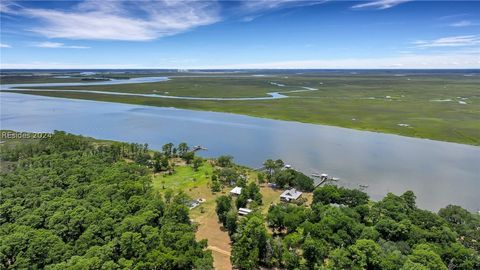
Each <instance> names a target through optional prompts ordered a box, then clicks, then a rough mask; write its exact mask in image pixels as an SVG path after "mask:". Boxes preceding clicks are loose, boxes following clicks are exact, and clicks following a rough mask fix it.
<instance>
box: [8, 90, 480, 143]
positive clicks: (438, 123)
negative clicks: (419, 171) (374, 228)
mask: <svg viewBox="0 0 480 270" xmlns="http://www.w3.org/2000/svg"><path fill="white" fill-rule="evenodd" d="M324 92H325V91H323V90H320V91H311V92H302V93H291V94H286V95H289V98H283V99H276V100H245V101H241V100H237V101H232V100H194V99H193V100H188V99H175V98H156V97H146V96H128V95H118V94H116V95H111V94H101V93H88V92H83V93H80V92H60V91H58V92H53V91H43V92H42V91H38V90H36V91H27V90H22V91H15V93H25V94H33V95H41V96H49V97H61V98H72V99H85V100H95V101H106V102H115V103H125V104H137V105H148V106H156V107H175V108H182V109H191V110H202V111H215V112H227V113H235V114H242V115H248V116H255V117H262V118H269V119H277V120H286V121H295V122H301V123H312V124H321V125H329V126H338V127H344V128H351V129H357V130H367V131H374V132H381V133H389V134H397V135H402V136H407V137H416V138H425V139H432V140H439V141H447V142H455V143H461V144H470V145H477V146H478V145H480V136H479V135H478V134H480V132H479V131H480V123H479V122H478V121H477V119H478V117H477V116H478V115H480V106H477V105H476V103H477V102H479V101H478V100H477V99H478V98H471V99H470V100H469V101H468V104H460V103H458V102H435V101H431V100H433V97H429V98H422V99H416V98H412V97H410V98H402V97H396V96H390V98H386V97H379V98H360V97H357V98H342V97H332V96H324V97H315V96H312V95H316V94H317V93H320V94H322V93H324ZM172 94H174V93H172ZM293 95H294V96H293ZM298 95H304V97H299V96H298ZM425 99H427V100H426V101H425Z"/></svg>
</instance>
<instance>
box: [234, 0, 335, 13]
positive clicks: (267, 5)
mask: <svg viewBox="0 0 480 270" xmlns="http://www.w3.org/2000/svg"><path fill="white" fill-rule="evenodd" d="M325 2H327V0H310V1H307V0H300V1H299V0H247V1H244V2H243V3H242V6H243V8H245V9H247V10H250V11H262V10H268V9H275V8H280V7H286V6H297V7H298V6H311V5H318V4H322V3H325Z"/></svg>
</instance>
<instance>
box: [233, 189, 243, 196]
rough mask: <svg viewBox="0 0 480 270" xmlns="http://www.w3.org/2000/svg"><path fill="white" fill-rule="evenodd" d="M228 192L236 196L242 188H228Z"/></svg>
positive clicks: (240, 192)
mask: <svg viewBox="0 0 480 270" xmlns="http://www.w3.org/2000/svg"><path fill="white" fill-rule="evenodd" d="M230 194H231V195H233V196H238V195H240V194H242V188H241V187H234V188H233V189H232V190H230Z"/></svg>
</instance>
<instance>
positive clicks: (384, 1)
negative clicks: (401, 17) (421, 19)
mask: <svg viewBox="0 0 480 270" xmlns="http://www.w3.org/2000/svg"><path fill="white" fill-rule="evenodd" d="M410 1H412V0H375V1H370V2H367V3H362V4H357V5H354V6H352V8H354V9H363V8H373V9H387V8H391V7H394V6H396V5H400V4H403V3H406V2H410Z"/></svg>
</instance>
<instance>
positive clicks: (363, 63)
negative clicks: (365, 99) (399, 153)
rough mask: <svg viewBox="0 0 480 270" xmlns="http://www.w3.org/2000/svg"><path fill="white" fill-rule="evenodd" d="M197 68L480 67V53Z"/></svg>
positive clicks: (299, 61)
mask: <svg viewBox="0 0 480 270" xmlns="http://www.w3.org/2000/svg"><path fill="white" fill-rule="evenodd" d="M197 68H227V69H228V68H231V69H237V68H238V69H241V68H253V69H263V68H265V69H269V68H271V69H296V68H297V69H376V68H378V69H398V68H402V69H416V68H418V69H436V68H480V54H478V53H472V54H470V53H452V54H437V55H421V54H408V55H401V56H395V57H384V58H344V59H332V60H292V61H278V62H268V63H246V64H235V65H221V66H220V65H219V66H214V65H212V66H208V67H207V66H203V67H197Z"/></svg>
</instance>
